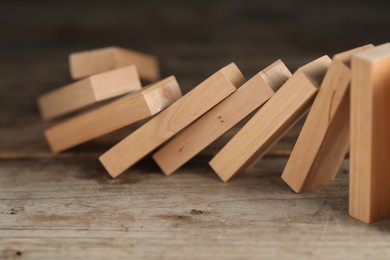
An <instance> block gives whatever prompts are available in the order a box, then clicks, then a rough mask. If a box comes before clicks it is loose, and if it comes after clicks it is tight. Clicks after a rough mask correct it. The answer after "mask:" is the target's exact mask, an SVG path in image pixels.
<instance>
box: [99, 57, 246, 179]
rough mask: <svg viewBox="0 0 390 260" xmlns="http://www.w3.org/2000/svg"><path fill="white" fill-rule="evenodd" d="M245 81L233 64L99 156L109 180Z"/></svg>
mask: <svg viewBox="0 0 390 260" xmlns="http://www.w3.org/2000/svg"><path fill="white" fill-rule="evenodd" d="M244 81H245V79H244V77H243V75H242V73H241V71H240V70H239V69H238V68H237V66H236V65H235V64H234V63H232V64H230V65H228V66H226V67H224V68H222V69H221V70H219V71H218V72H216V73H215V74H213V75H212V76H211V77H209V78H208V79H206V80H205V81H203V82H202V83H200V84H199V85H198V86H197V87H195V88H194V89H192V90H191V91H190V92H189V93H187V94H186V95H185V96H183V97H182V98H181V99H179V100H178V101H176V102H175V103H173V104H172V105H171V106H170V107H168V108H167V109H165V110H164V111H163V112H161V113H160V114H158V115H157V116H156V117H154V118H153V119H151V120H150V121H149V122H147V123H146V124H144V125H143V126H141V127H140V128H138V129H137V130H136V131H135V132H133V133H132V134H130V135H129V136H128V137H126V138H125V139H123V140H122V141H121V142H119V143H118V144H117V145H115V146H114V147H112V148H111V149H110V150H109V151H107V152H106V153H104V154H103V155H102V156H101V157H100V161H101V162H102V164H103V165H104V167H105V168H106V169H107V171H108V172H109V174H110V175H111V176H112V177H116V176H118V175H119V174H121V173H123V172H124V171H125V170H126V169H128V168H129V167H131V166H132V165H134V164H135V163H136V162H138V161H139V160H140V159H142V158H143V157H145V156H146V155H148V154H149V153H151V152H152V151H153V150H155V149H156V148H157V147H158V146H160V145H161V144H163V143H164V142H165V141H167V140H168V139H169V138H171V137H172V136H174V135H175V134H176V133H178V132H179V131H181V130H182V129H184V128H185V127H186V126H188V125H190V124H191V123H192V122H194V121H195V120H196V119H198V118H199V117H200V116H201V115H203V114H204V113H206V112H207V111H208V110H210V109H211V108H212V107H214V106H215V105H217V104H218V103H219V102H221V101H222V100H223V99H225V98H226V97H227V96H229V95H230V94H232V93H233V92H234V91H235V90H236V88H237V87H238V86H240V85H241V84H242V83H243V82H244Z"/></svg>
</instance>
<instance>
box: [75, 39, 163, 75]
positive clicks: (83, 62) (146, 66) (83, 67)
mask: <svg viewBox="0 0 390 260" xmlns="http://www.w3.org/2000/svg"><path fill="white" fill-rule="evenodd" d="M69 64H70V70H71V76H72V78H73V79H80V78H83V77H87V76H91V75H93V74H97V73H102V72H105V71H110V70H113V69H117V68H121V67H124V66H129V65H135V66H136V67H137V70H138V73H139V75H140V77H141V79H144V80H147V81H155V80H158V79H159V78H160V68H159V63H158V60H157V58H156V57H154V56H152V55H149V54H145V53H141V52H136V51H131V50H127V49H124V48H118V47H107V48H101V49H95V50H89V51H81V52H76V53H72V54H71V55H70V56H69Z"/></svg>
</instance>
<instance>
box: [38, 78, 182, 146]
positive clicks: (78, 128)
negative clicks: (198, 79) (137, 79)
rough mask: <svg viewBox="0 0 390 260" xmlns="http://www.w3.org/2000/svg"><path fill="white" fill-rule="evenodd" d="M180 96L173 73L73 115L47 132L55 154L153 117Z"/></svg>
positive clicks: (47, 138)
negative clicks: (132, 92) (100, 105)
mask: <svg viewBox="0 0 390 260" xmlns="http://www.w3.org/2000/svg"><path fill="white" fill-rule="evenodd" d="M180 97H181V91H180V87H179V84H178V83H177V81H176V79H175V77H173V76H171V77H169V78H166V79H164V80H161V81H159V82H157V83H155V84H152V85H150V86H148V87H146V88H145V89H144V90H143V91H141V92H139V93H137V94H129V95H126V96H124V97H122V98H119V99H117V100H115V101H113V102H111V103H109V104H107V105H105V106H103V107H100V108H97V109H95V110H92V111H89V112H86V113H84V114H82V115H79V116H76V117H74V118H71V119H69V120H67V121H65V122H63V123H60V124H58V125H56V126H54V127H52V128H49V129H48V130H46V131H45V135H46V140H47V141H48V143H49V145H50V147H51V150H52V151H53V152H55V153H58V152H62V151H64V150H67V149H69V148H72V147H74V146H77V145H79V144H82V143H85V142H88V141H90V140H92V139H95V138H97V137H99V136H102V135H104V134H107V133H110V132H112V131H114V130H117V129H119V128H122V127H124V126H127V125H130V124H133V123H135V122H137V121H140V120H142V119H145V118H147V117H150V116H152V115H154V114H156V113H158V112H160V111H161V110H163V109H164V108H165V107H167V106H169V105H170V104H171V103H173V102H174V101H176V100H177V99H179V98H180Z"/></svg>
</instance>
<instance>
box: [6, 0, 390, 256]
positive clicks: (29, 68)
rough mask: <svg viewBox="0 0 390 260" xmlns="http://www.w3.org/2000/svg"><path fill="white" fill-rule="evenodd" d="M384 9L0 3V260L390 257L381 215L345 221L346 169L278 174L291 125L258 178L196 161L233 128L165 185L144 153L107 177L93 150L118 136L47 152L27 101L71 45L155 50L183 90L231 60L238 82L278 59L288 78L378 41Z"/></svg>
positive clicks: (387, 7)
mask: <svg viewBox="0 0 390 260" xmlns="http://www.w3.org/2000/svg"><path fill="white" fill-rule="evenodd" d="M389 11H390V2H389V1H343V2H342V1H335V0H331V1H321V2H319V1H308V0H305V1H287V0H273V1H255V0H253V1H232V0H224V1H222V0H221V1H205V0H198V1H157V0H155V1H99V0H98V1H75V0H72V1H61V2H59V1H47V0H38V1H9V0H8V1H7V0H5V1H1V2H0V159H1V161H0V187H1V188H0V200H1V201H2V203H0V258H1V257H4V258H14V257H23V256H26V257H28V256H31V257H34V256H35V257H42V256H53V257H59V256H64V255H63V254H69V256H73V257H85V256H91V257H93V256H96V257H103V256H129V255H130V256H139V257H155V258H160V257H164V256H165V257H174V256H176V257H178V258H183V257H189V258H196V257H197V256H204V257H242V258H249V257H258V256H269V257H271V256H272V257H273V256H276V254H280V255H281V256H283V257H295V256H297V257H328V256H329V257H332V256H334V257H342V258H346V257H347V256H354V257H359V256H370V255H377V256H378V255H380V254H385V253H390V249H389V248H390V247H389V245H390V239H389V235H388V231H389V230H390V229H389V228H390V222H389V220H384V221H382V222H380V223H379V224H374V225H371V226H366V225H363V224H361V223H359V222H357V221H355V220H353V219H351V218H349V217H348V215H347V199H348V174H347V173H348V167H347V162H346V163H345V165H344V166H343V168H342V170H341V172H342V173H343V174H341V175H340V176H339V177H338V178H337V179H336V180H335V181H334V182H333V183H332V184H330V185H328V186H326V187H323V188H321V189H319V190H317V191H313V192H310V193H305V194H300V195H296V194H293V193H292V192H291V191H290V190H289V188H288V187H287V186H286V185H285V184H284V183H283V182H282V181H281V180H280V178H279V176H280V173H281V171H282V169H283V165H284V164H285V161H286V158H287V156H288V154H289V151H290V150H291V147H292V145H293V141H294V140H295V138H296V135H297V133H298V132H299V125H298V126H297V127H295V128H294V129H292V130H291V132H290V133H289V134H288V136H287V137H285V138H284V139H283V140H282V142H280V143H279V144H278V145H277V146H276V147H275V149H273V151H271V153H270V155H269V156H268V158H267V159H266V160H265V161H264V162H262V163H261V164H260V165H259V166H258V167H259V168H258V170H257V171H256V170H253V171H251V172H247V173H246V174H244V175H243V176H240V177H237V178H236V179H234V180H232V182H231V183H229V184H222V183H220V182H219V181H218V179H216V177H215V176H214V175H213V173H212V172H211V170H210V169H209V168H208V166H207V161H208V160H209V159H210V155H212V154H213V153H215V151H216V150H217V149H218V148H219V147H220V146H221V145H223V143H224V142H225V141H226V139H227V138H228V137H229V136H231V135H232V134H234V131H236V130H233V131H232V132H230V133H229V135H228V137H225V138H222V139H221V140H219V141H218V142H217V143H215V144H214V145H213V146H212V147H211V148H209V149H207V150H206V151H205V152H204V153H202V156H199V157H197V158H196V159H195V160H193V161H192V162H191V163H190V164H189V165H187V166H186V167H185V168H184V169H183V170H182V171H180V172H179V173H177V174H176V175H173V176H172V177H170V178H165V177H163V176H162V174H161V173H159V171H158V168H157V167H156V166H155V164H154V163H153V162H152V161H151V160H150V159H146V160H144V161H143V162H141V163H140V164H139V165H138V166H137V167H135V169H134V170H130V171H129V172H128V173H126V174H125V175H124V176H123V177H121V178H119V179H117V180H110V179H109V178H108V177H107V174H106V173H105V172H104V169H103V168H102V167H101V166H100V164H99V163H98V162H97V156H98V155H99V154H101V153H102V152H103V151H105V150H106V149H107V148H109V147H110V146H111V145H113V144H114V143H115V142H117V141H118V140H119V139H120V138H121V137H123V136H125V135H126V134H128V132H129V129H128V128H126V129H122V130H120V131H118V132H116V133H114V134H112V135H108V136H105V137H103V138H100V139H99V140H96V141H93V142H91V143H89V144H86V145H83V146H81V147H79V148H76V149H73V150H71V151H69V152H66V153H63V154H60V155H52V154H51V153H50V151H49V148H48V146H47V144H46V142H45V140H44V138H43V134H42V131H43V129H45V128H46V127H48V126H49V125H50V123H42V122H41V121H40V119H39V115H38V111H37V106H36V97H37V96H38V95H39V94H41V93H43V92H46V91H48V90H51V89H54V88H57V87H59V86H62V85H65V84H67V83H69V82H70V76H69V70H68V63H67V57H68V54H69V53H70V52H73V51H79V50H86V49H92V48H98V47H104V46H110V45H118V46H122V47H126V48H130V49H134V50H139V51H144V52H149V53H152V54H154V55H156V56H158V57H159V58H160V59H161V65H162V72H163V75H164V76H168V75H171V74H173V75H176V77H177V79H178V81H179V83H180V84H181V86H182V87H183V90H184V92H187V91H188V90H189V89H191V88H192V87H194V86H195V85H196V84H197V83H199V82H201V81H202V80H204V79H205V78H206V77H207V76H209V75H210V74H212V73H213V72H215V71H216V70H218V69H219V68H221V67H222V66H224V65H226V64H227V63H230V62H232V61H234V62H236V63H237V65H238V66H239V67H240V68H241V69H242V71H243V72H244V74H245V76H246V77H247V78H249V77H251V76H252V75H253V74H255V73H256V72H258V71H260V70H261V69H262V68H264V67H265V66H267V65H269V64H270V63H272V62H273V61H275V60H276V59H279V58H281V59H282V60H283V61H284V62H285V63H286V64H287V65H288V66H289V68H290V69H291V70H292V71H293V70H295V69H296V68H297V67H298V66H300V65H303V64H305V63H306V62H309V61H311V60H313V59H315V58H317V57H319V56H321V55H324V54H328V55H330V56H332V55H333V54H335V53H337V52H341V51H344V50H346V49H350V48H353V47H357V46H359V45H363V44H366V43H373V44H380V43H384V42H387V41H389V40H390V38H389V36H390V35H389V28H390V15H389ZM70 248H73V249H74V250H70V251H69V249H70ZM105 254H106V255H105ZM383 256H384V255H383Z"/></svg>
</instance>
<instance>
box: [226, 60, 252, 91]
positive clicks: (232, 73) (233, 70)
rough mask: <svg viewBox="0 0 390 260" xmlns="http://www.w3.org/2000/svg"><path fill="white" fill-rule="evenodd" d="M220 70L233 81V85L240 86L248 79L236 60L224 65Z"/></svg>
mask: <svg viewBox="0 0 390 260" xmlns="http://www.w3.org/2000/svg"><path fill="white" fill-rule="evenodd" d="M220 71H221V72H222V73H223V75H224V76H225V77H226V78H227V79H228V80H229V81H230V82H231V83H232V85H233V86H234V87H235V88H238V87H240V86H241V85H242V84H244V82H245V81H246V80H245V77H244V75H243V74H242V72H241V70H240V69H239V68H238V67H237V65H236V64H235V63H234V62H232V63H230V64H229V65H227V66H225V67H223V68H222V69H220Z"/></svg>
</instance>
